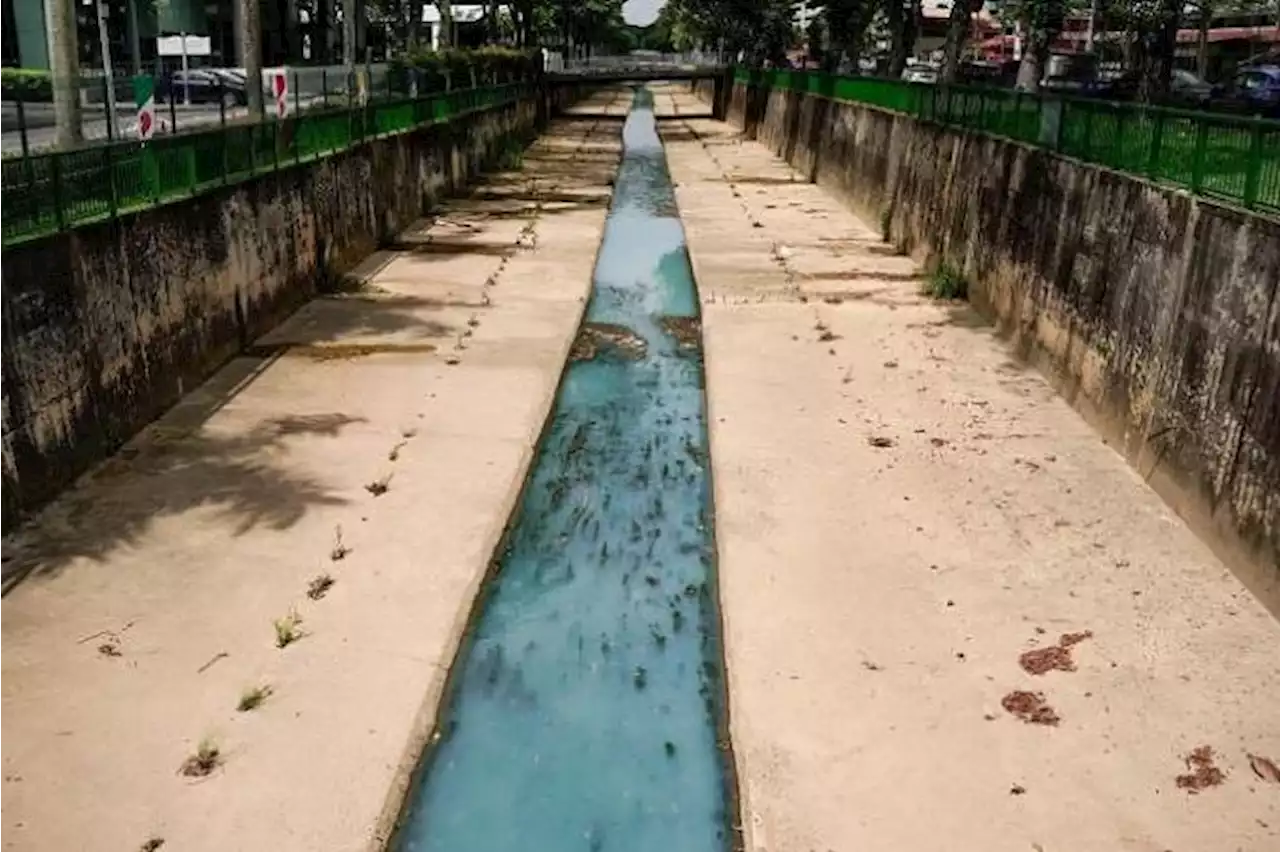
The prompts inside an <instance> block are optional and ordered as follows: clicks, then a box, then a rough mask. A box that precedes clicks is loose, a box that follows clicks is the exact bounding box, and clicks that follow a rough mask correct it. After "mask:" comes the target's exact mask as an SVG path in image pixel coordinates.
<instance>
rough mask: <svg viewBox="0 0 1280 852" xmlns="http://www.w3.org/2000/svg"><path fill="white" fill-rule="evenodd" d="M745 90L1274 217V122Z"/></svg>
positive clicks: (780, 80)
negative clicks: (944, 130) (983, 142)
mask: <svg viewBox="0 0 1280 852" xmlns="http://www.w3.org/2000/svg"><path fill="white" fill-rule="evenodd" d="M735 77H736V79H737V80H738V81H739V82H743V83H746V84H748V85H750V86H755V87H765V88H778V89H787V90H790V91H796V92H805V93H809V94H815V95H820V96H823V97H828V98H832V99H834V100H840V101H850V102H853V103H861V104H869V105H871V106H877V107H882V108H884V109H889V110H894V111H896V112H902V113H906V114H908V115H911V116H914V117H916V118H919V119H922V120H924V121H933V122H937V123H939V124H945V125H949V126H953V127H962V128H965V129H969V130H976V131H980V132H983V133H989V134H992V135H995V136H1004V137H1007V138H1009V139H1014V140H1017V141H1019V142H1024V143H1028V144H1031V145H1036V146H1039V147H1043V148H1048V149H1051V150H1054V151H1058V152H1060V153H1062V154H1065V155H1066V156H1069V157H1075V158H1077V159H1080V160H1084V161H1086V162H1090V163H1096V164H1098V165H1100V166H1106V167H1107V168H1111V169H1116V170H1118V171H1124V172H1129V173H1132V174H1136V175H1141V176H1143V177H1146V178H1149V179H1151V180H1154V181H1158V182H1162V183H1168V184H1173V185H1175V186H1180V187H1183V188H1186V189H1188V190H1190V191H1191V192H1193V193H1196V194H1198V195H1203V196H1206V197H1209V198H1215V199H1219V200H1222V201H1227V202H1230V203H1233V204H1238V205H1240V206H1242V207H1244V208H1246V209H1248V210H1256V211H1259V212H1263V213H1267V214H1269V215H1277V214H1280V121H1274V120H1269V119H1264V118H1258V117H1244V116H1234V115H1223V114H1219V113H1210V112H1191V111H1185V110H1177V109H1169V108H1167V107H1156V106H1146V105H1142V104H1129V103H1117V102H1112V101H1101V100H1089V99H1084V98H1064V97H1059V96H1055V95H1039V94H1029V93H1024V92H1016V91H1012V90H1008V89H994V88H979V87H972V86H932V85H925V84H920V83H906V82H902V81H899V80H885V79H877V78H870V77H839V76H836V75H832V74H824V73H820V72H813V71H754V70H748V69H741V68H740V69H738V70H737V71H736V72H735Z"/></svg>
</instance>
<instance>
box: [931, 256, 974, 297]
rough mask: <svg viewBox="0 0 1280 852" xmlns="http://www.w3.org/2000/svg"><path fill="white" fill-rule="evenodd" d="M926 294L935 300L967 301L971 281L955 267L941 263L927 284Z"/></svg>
mask: <svg viewBox="0 0 1280 852" xmlns="http://www.w3.org/2000/svg"><path fill="white" fill-rule="evenodd" d="M924 292H925V295H927V296H932V297H933V298H935V299H967V298H969V279H968V278H965V276H964V273H963V272H961V271H960V270H958V269H956V268H955V267H953V266H949V265H948V264H945V263H941V264H939V265H938V268H937V269H935V270H933V275H931V276H930V277H929V280H928V281H927V282H926V283H925V285H924Z"/></svg>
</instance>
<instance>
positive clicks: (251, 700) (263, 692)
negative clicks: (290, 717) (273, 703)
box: [236, 684, 271, 713]
mask: <svg viewBox="0 0 1280 852" xmlns="http://www.w3.org/2000/svg"><path fill="white" fill-rule="evenodd" d="M269 695H271V687H270V686H267V685H266V684H263V685H261V686H254V687H250V688H249V689H246V690H245V691H244V692H242V693H240V701H239V703H238V704H236V710H238V711H240V712H241V713H248V712H249V711H250V710H257V709H258V708H259V707H261V706H262V702H264V701H266V700H267V697H268V696H269Z"/></svg>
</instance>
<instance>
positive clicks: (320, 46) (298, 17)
mask: <svg viewBox="0 0 1280 852" xmlns="http://www.w3.org/2000/svg"><path fill="white" fill-rule="evenodd" d="M2 2H3V4H4V54H3V62H4V65H5V67H10V68H15V67H16V68H48V67H49V47H48V38H47V36H46V29H45V9H44V2H43V0H2ZM67 2H73V3H75V4H76V12H77V14H76V17H77V24H78V26H77V29H78V33H79V45H80V63H81V66H82V67H85V68H96V67H101V65H102V50H101V46H100V40H99V37H98V22H97V0H67ZM104 2H105V4H106V10H107V32H108V45H109V51H110V54H111V59H112V65H113V66H114V67H115V69H116V71H117V72H118V73H126V74H127V73H138V72H142V71H155V70H157V69H159V68H161V67H164V66H165V65H166V64H172V62H173V61H174V60H165V59H163V58H161V57H159V56H157V54H156V37H157V36H161V35H179V34H182V33H186V34H188V35H202V36H208V37H209V42H210V54H209V55H208V56H207V57H198V58H196V60H195V61H194V63H193V64H197V65H199V64H208V65H220V66H233V67H235V66H241V65H243V64H244V63H243V61H242V58H241V57H240V56H239V55H238V46H237V42H236V37H235V32H236V20H235V18H236V14H237V10H238V4H237V3H236V2H235V0H163V1H162V2H153V0H104ZM359 2H361V5H362V6H363V2H362V0H359ZM261 10H262V11H261V14H262V61H263V64H264V65H286V64H297V63H303V62H305V63H311V64H332V63H337V62H340V61H341V60H342V3H341V0H261ZM365 17H366V16H365V15H360V16H359V18H358V19H357V27H358V29H357V44H359V45H360V48H359V49H358V50H357V51H356V53H357V56H359V57H361V58H362V59H363V58H365V56H366V55H367V53H368V52H369V51H370V50H374V51H375V52H379V53H385V50H386V48H385V45H386V38H385V35H384V33H383V32H380V31H376V30H374V28H372V27H369V26H365V25H364V19H365Z"/></svg>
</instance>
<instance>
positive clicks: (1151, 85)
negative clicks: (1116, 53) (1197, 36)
mask: <svg viewBox="0 0 1280 852" xmlns="http://www.w3.org/2000/svg"><path fill="white" fill-rule="evenodd" d="M1181 20H1182V3H1181V2H1180V0H1161V2H1160V17H1159V19H1158V20H1157V22H1156V23H1157V26H1156V28H1155V31H1154V32H1151V33H1149V34H1148V33H1144V34H1143V37H1142V38H1143V50H1142V76H1141V77H1140V78H1139V81H1138V85H1139V88H1140V91H1139V95H1140V97H1141V98H1142V100H1144V101H1148V102H1150V101H1158V100H1160V99H1161V98H1162V97H1164V96H1165V95H1166V94H1168V92H1169V80H1170V78H1171V77H1172V76H1173V59H1174V51H1175V50H1176V48H1177V42H1178V24H1179V23H1180V22H1181Z"/></svg>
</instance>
